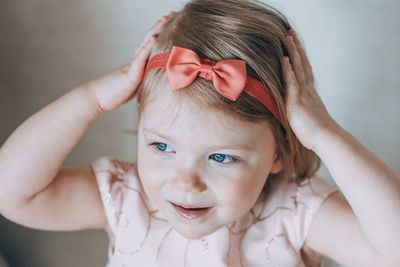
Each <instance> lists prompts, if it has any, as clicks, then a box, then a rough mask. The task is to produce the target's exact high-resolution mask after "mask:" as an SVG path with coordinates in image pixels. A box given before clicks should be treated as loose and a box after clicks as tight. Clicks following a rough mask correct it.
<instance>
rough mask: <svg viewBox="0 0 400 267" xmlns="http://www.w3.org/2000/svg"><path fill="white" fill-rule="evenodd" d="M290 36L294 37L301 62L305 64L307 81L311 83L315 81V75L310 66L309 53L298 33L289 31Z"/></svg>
mask: <svg viewBox="0 0 400 267" xmlns="http://www.w3.org/2000/svg"><path fill="white" fill-rule="evenodd" d="M288 34H290V36H292V37H293V40H294V42H295V44H296V47H297V51H298V52H299V54H300V58H301V62H302V63H303V70H304V75H305V76H306V79H307V80H309V81H313V75H312V67H311V64H310V61H309V60H308V57H307V53H306V51H305V49H304V47H303V45H302V44H301V42H300V40H299V38H298V36H297V34H296V32H295V31H294V30H293V29H291V30H289V31H288Z"/></svg>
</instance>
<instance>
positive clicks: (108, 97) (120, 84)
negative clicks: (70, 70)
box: [87, 12, 175, 113]
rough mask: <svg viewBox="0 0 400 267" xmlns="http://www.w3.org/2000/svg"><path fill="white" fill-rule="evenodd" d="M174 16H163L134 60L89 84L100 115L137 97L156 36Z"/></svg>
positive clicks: (148, 33) (140, 46)
mask: <svg viewBox="0 0 400 267" xmlns="http://www.w3.org/2000/svg"><path fill="white" fill-rule="evenodd" d="M174 14H175V12H171V13H169V14H168V15H166V16H163V17H162V18H160V19H159V20H158V21H157V22H156V23H155V24H154V25H153V27H152V28H151V29H150V30H149V31H148V32H147V34H146V36H145V38H144V39H143V40H142V42H141V43H140V45H139V47H138V48H137V50H136V52H135V55H134V57H133V59H132V60H130V61H129V62H128V63H126V64H125V65H123V66H122V67H120V68H118V69H116V70H114V71H112V72H111V73H109V74H107V75H105V76H103V77H100V78H98V79H96V80H93V81H90V82H89V83H88V84H87V85H88V86H89V87H90V89H91V90H92V91H93V92H94V94H95V96H96V98H97V102H98V107H99V109H100V113H102V112H105V111H109V110H113V109H116V108H118V107H119V106H121V105H122V104H124V103H126V102H128V101H129V100H131V99H132V98H133V97H135V95H136V90H137V87H138V86H139V84H140V83H141V82H142V77H143V74H144V70H145V66H146V62H147V59H148V57H149V55H150V52H151V49H152V46H153V44H154V42H155V40H156V35H157V34H158V33H160V32H161V30H162V27H163V26H164V24H165V23H166V22H167V21H168V20H169V19H170V18H171V16H173V15H174Z"/></svg>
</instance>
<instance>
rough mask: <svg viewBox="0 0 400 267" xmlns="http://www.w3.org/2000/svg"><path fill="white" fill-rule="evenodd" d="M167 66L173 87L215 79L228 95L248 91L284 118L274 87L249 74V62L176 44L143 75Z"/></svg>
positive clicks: (236, 94)
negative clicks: (203, 55) (204, 55)
mask: <svg viewBox="0 0 400 267" xmlns="http://www.w3.org/2000/svg"><path fill="white" fill-rule="evenodd" d="M164 67H165V68H166V70H167V76H168V80H169V82H170V85H171V87H172V89H174V90H175V89H181V88H184V87H186V86H188V85H190V84H191V83H193V82H194V80H196V79H197V77H202V78H204V79H206V80H210V81H212V82H213V85H214V87H215V90H216V91H218V92H219V93H220V94H221V95H223V96H224V97H226V98H228V99H230V100H233V101H236V99H237V98H238V97H239V96H240V94H241V93H242V92H243V91H244V92H245V93H247V94H248V95H250V96H252V97H254V98H255V99H257V100H258V101H259V102H261V103H262V104H263V105H264V106H265V107H266V108H267V109H268V110H269V111H270V112H271V113H272V114H273V115H274V117H275V118H276V119H277V120H278V121H279V122H280V123H281V124H283V123H282V118H281V116H280V114H279V111H278V107H277V105H276V102H275V100H274V98H273V96H272V95H271V93H270V90H269V89H268V88H267V87H265V86H264V85H263V84H262V83H261V82H260V81H259V80H257V79H256V78H253V77H251V76H249V75H247V71H246V62H245V61H243V60H239V59H225V60H221V61H218V62H215V61H212V60H209V59H205V58H200V57H199V56H198V55H197V54H196V53H195V52H194V51H192V50H190V49H187V48H183V47H178V46H173V47H172V50H171V52H166V53H160V54H157V55H155V56H153V57H152V58H150V60H149V61H148V63H147V65H146V69H145V72H144V76H143V79H144V78H145V77H146V76H147V74H148V73H149V72H151V71H152V70H155V69H160V68H164Z"/></svg>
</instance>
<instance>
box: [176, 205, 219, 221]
mask: <svg viewBox="0 0 400 267" xmlns="http://www.w3.org/2000/svg"><path fill="white" fill-rule="evenodd" d="M170 203H171V205H172V206H173V207H174V209H175V210H176V211H177V212H178V214H180V215H181V216H183V217H184V218H186V219H197V218H200V217H203V216H205V215H206V214H208V213H209V211H210V210H211V209H212V207H195V206H192V205H185V204H179V205H178V204H176V203H172V202H170Z"/></svg>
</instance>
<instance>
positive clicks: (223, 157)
mask: <svg viewBox="0 0 400 267" xmlns="http://www.w3.org/2000/svg"><path fill="white" fill-rule="evenodd" d="M150 146H153V147H155V149H157V151H161V152H166V149H167V146H168V145H167V144H165V143H160V142H153V143H151V144H150ZM167 152H168V151H167ZM210 158H211V159H213V160H215V161H216V162H218V163H223V164H228V163H233V162H236V161H238V160H239V158H237V157H235V156H230V155H225V154H219V153H217V154H212V155H211V156H210ZM226 159H230V160H229V161H228V162H226V161H225V160H226Z"/></svg>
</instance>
